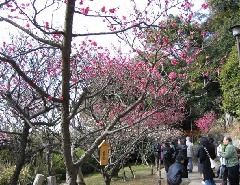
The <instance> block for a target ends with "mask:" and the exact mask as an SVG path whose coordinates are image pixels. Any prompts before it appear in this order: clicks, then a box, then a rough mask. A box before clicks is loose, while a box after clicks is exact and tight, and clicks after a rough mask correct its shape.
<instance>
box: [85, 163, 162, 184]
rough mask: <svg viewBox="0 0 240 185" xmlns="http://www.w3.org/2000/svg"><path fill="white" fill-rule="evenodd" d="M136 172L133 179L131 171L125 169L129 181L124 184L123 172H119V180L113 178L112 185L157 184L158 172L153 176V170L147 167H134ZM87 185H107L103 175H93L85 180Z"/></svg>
mask: <svg viewBox="0 0 240 185" xmlns="http://www.w3.org/2000/svg"><path fill="white" fill-rule="evenodd" d="M132 169H133V170H134V171H135V176H136V177H135V178H133V177H132V174H131V171H130V169H129V168H128V167H126V168H125V173H126V176H127V180H126V181H125V182H124V181H123V179H122V170H120V172H119V177H118V178H113V179H112V181H111V185H123V184H124V185H153V184H157V180H158V179H157V175H156V172H155V173H154V174H153V175H152V174H151V168H150V167H149V166H146V165H137V166H133V167H132ZM84 180H85V183H86V185H105V183H104V179H103V177H102V175H101V174H92V175H88V176H86V177H85V178H84Z"/></svg>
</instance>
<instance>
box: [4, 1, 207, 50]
mask: <svg viewBox="0 0 240 185" xmlns="http://www.w3.org/2000/svg"><path fill="white" fill-rule="evenodd" d="M43 1H44V0H37V3H38V5H37V7H38V8H39V9H40V8H41V7H43V5H44V3H43ZM165 1H166V0H159V3H160V4H161V8H163V9H164V7H165V6H164V5H165ZM170 1H171V0H169V2H170ZM0 2H1V0H0ZM22 2H28V1H26V0H22ZM136 2H137V4H136V6H138V8H139V9H142V10H143V9H145V7H146V3H147V2H148V0H136ZM138 2H140V3H138ZM192 2H193V3H194V4H195V6H194V10H196V11H197V10H199V9H200V8H201V5H202V4H203V3H204V0H192ZM103 6H105V7H106V10H109V9H111V8H119V9H118V10H117V12H118V13H117V14H118V16H119V17H122V16H126V17H127V18H128V17H129V14H130V13H132V12H133V11H132V5H129V0H114V1H113V0H84V5H83V6H82V7H85V8H86V7H89V8H90V11H89V15H92V14H94V13H95V12H94V11H95V10H96V11H99V10H100V9H101V8H102V7H103ZM57 9H58V10H57V11H56V10H54V11H53V9H50V10H48V13H44V14H42V15H41V16H39V22H44V21H48V22H49V23H52V21H51V19H52V18H54V19H55V22H54V23H53V24H54V26H55V25H59V28H60V29H61V27H62V26H60V25H63V23H64V17H63V15H64V12H65V9H64V6H60V7H57ZM148 11H149V12H150V11H152V13H153V12H154V13H157V11H158V9H156V8H155V9H154V8H152V9H149V10H148ZM154 13H153V14H154ZM169 13H172V14H177V13H179V12H178V10H176V9H173V10H172V11H170V12H169ZM153 14H152V15H153ZM0 15H4V12H3V11H1V12H0ZM4 16H6V15H4ZM60 17H61V18H60ZM153 17H154V16H152V17H151V16H150V17H149V18H150V19H153ZM74 24H75V31H74V32H75V33H94V32H104V31H108V30H107V29H106V23H104V22H103V21H102V20H100V19H99V18H92V17H90V16H75V19H74ZM0 31H1V34H0V42H1V41H3V40H4V39H6V36H7V35H8V33H12V34H13V33H14V32H15V30H14V29H12V27H11V26H9V25H6V24H3V23H2V22H1V28H0ZM89 38H90V39H92V40H96V41H97V43H99V45H102V46H105V47H111V44H112V43H114V44H115V45H116V44H118V45H119V47H122V48H127V46H126V45H125V44H124V43H121V44H120V42H118V40H119V39H118V38H117V37H116V36H115V35H103V36H99V35H98V36H91V37H89ZM81 39H82V38H81ZM126 52H128V49H127V50H126Z"/></svg>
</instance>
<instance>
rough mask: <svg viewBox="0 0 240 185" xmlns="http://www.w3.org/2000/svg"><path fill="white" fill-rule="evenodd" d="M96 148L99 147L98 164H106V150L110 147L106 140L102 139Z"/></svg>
mask: <svg viewBox="0 0 240 185" xmlns="http://www.w3.org/2000/svg"><path fill="white" fill-rule="evenodd" d="M98 148H100V165H101V166H106V165H107V164H108V157H109V155H108V150H109V148H110V145H109V143H108V142H107V141H105V140H103V142H102V143H101V144H100V145H99V146H98Z"/></svg>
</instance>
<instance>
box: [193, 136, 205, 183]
mask: <svg viewBox="0 0 240 185" xmlns="http://www.w3.org/2000/svg"><path fill="white" fill-rule="evenodd" d="M200 141H201V138H199V139H198V146H197V148H196V151H195V154H196V157H197V163H198V172H199V173H200V175H201V177H202V184H205V182H204V177H203V164H202V163H200V158H199V157H200V150H201V148H203V146H202V145H201V142H200Z"/></svg>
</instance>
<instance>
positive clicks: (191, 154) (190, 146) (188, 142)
mask: <svg viewBox="0 0 240 185" xmlns="http://www.w3.org/2000/svg"><path fill="white" fill-rule="evenodd" d="M186 145H187V158H188V167H187V169H188V172H189V173H192V170H193V157H194V151H193V143H192V142H191V138H190V137H186Z"/></svg>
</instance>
